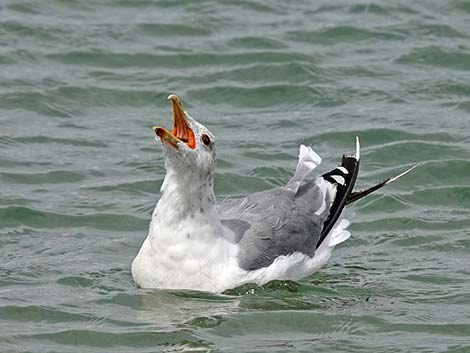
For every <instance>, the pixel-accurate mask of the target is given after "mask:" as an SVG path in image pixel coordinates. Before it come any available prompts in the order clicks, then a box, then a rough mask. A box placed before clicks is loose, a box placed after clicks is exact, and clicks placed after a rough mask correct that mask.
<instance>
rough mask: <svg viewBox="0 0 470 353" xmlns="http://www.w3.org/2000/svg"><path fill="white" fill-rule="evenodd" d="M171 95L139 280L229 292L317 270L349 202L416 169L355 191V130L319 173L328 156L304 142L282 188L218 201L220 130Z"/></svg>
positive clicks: (341, 227)
mask: <svg viewBox="0 0 470 353" xmlns="http://www.w3.org/2000/svg"><path fill="white" fill-rule="evenodd" d="M168 99H169V100H170V102H171V104H172V107H173V129H172V131H171V132H170V131H169V130H167V129H165V128H164V127H161V126H154V127H153V130H154V132H155V134H156V139H157V140H158V139H159V140H160V141H161V143H162V146H163V147H162V148H163V153H164V156H165V169H166V175H165V178H164V181H163V184H162V186H161V197H160V200H159V201H158V203H157V205H156V207H155V210H154V211H153V213H152V220H151V223H150V227H149V232H148V236H147V238H146V239H145V241H144V242H143V244H142V246H141V248H140V250H139V252H138V254H137V256H136V257H135V259H134V261H133V263H132V276H133V278H134V280H135V282H136V283H137V285H138V286H139V287H141V288H164V289H189V290H199V291H208V292H223V291H224V290H227V289H230V288H234V287H237V286H240V285H243V284H246V283H256V284H258V285H263V284H265V283H267V282H269V281H272V280H294V281H295V280H300V279H302V278H305V277H307V276H310V275H311V274H313V273H314V272H315V271H317V270H318V269H319V268H321V267H322V266H323V265H325V263H326V262H327V261H328V259H329V258H330V256H331V252H332V250H333V249H334V247H335V246H336V245H338V244H340V243H342V242H344V241H345V240H347V239H348V238H349V237H350V235H351V234H350V232H349V231H348V230H347V227H348V225H349V222H348V221H347V220H346V219H341V218H340V216H341V213H342V211H343V209H344V207H345V206H346V205H347V204H350V203H352V202H354V201H357V200H359V199H361V198H363V197H364V196H366V195H368V194H370V193H371V192H373V191H375V190H378V189H380V188H381V187H383V186H385V185H386V184H388V183H390V182H392V181H395V180H397V179H398V178H400V177H402V176H403V175H405V174H407V173H409V172H410V171H411V170H412V169H414V168H415V167H416V165H415V166H413V167H411V168H409V169H408V170H406V171H404V172H403V173H401V174H399V175H397V176H396V177H393V178H388V179H386V180H384V181H382V182H380V183H378V184H376V185H374V186H372V187H370V188H367V189H364V190H361V191H353V187H354V184H355V182H356V178H357V175H358V171H359V162H360V145H359V139H358V138H357V137H356V150H355V153H354V154H352V155H344V156H343V158H342V161H341V164H340V165H339V166H338V167H337V168H335V169H333V170H332V171H330V172H328V173H325V174H323V175H320V176H317V177H316V178H308V177H309V176H310V174H311V173H312V171H313V170H314V169H315V168H316V167H317V166H318V165H319V164H320V163H321V158H320V156H319V155H318V154H317V153H315V152H314V151H313V150H312V148H311V147H307V146H305V145H301V146H300V152H299V159H298V162H297V167H296V169H295V172H294V175H293V176H292V177H291V178H290V180H289V181H288V182H287V184H286V185H285V186H280V187H276V188H273V189H271V190H267V191H261V192H256V193H253V194H250V195H247V196H244V197H234V198H227V199H224V200H222V201H221V202H219V203H218V202H217V199H216V197H215V194H214V175H215V168H216V158H215V146H216V142H215V137H214V134H213V133H212V132H210V131H209V130H208V129H207V128H206V127H205V126H204V125H202V124H201V123H199V122H197V121H196V120H195V119H193V118H192V117H191V116H190V115H189V114H188V113H187V112H186V111H185V110H184V108H183V104H182V102H181V99H180V98H179V97H178V96H176V95H175V94H172V95H170V96H169V97H168Z"/></svg>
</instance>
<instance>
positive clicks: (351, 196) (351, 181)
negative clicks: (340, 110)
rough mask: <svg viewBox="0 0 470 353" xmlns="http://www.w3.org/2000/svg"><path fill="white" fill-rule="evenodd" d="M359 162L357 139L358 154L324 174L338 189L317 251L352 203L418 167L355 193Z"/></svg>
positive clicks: (347, 157) (344, 157) (358, 148)
mask: <svg viewBox="0 0 470 353" xmlns="http://www.w3.org/2000/svg"><path fill="white" fill-rule="evenodd" d="M359 161H360V144H359V138H357V137H356V153H355V154H354V155H352V156H343V160H342V161H341V165H340V166H339V167H337V168H335V169H333V170H332V171H330V172H328V173H326V174H323V175H322V177H323V179H325V180H326V181H328V182H329V183H330V184H332V185H334V186H335V188H336V195H335V200H334V201H333V204H332V206H331V208H330V213H329V215H328V218H327V219H326V221H325V223H324V225H323V229H322V232H321V235H320V239H319V241H318V243H317V249H318V247H319V246H320V245H321V243H322V242H323V240H325V238H326V237H327V235H328V234H329V233H330V231H331V230H332V229H333V226H334V225H335V224H336V221H337V220H338V218H339V216H340V215H341V212H342V211H343V209H344V207H345V206H346V205H348V204H350V203H352V202H355V201H357V200H360V199H362V198H363V197H365V196H367V195H369V194H370V193H372V192H374V191H376V190H379V189H380V188H382V187H384V186H385V185H387V184H390V183H391V182H393V181H395V180H398V179H399V178H401V177H402V176H404V175H406V174H408V173H409V172H411V171H412V170H413V169H415V168H416V167H417V166H418V165H417V164H415V165H414V166H412V167H411V168H409V169H407V170H405V171H404V172H402V173H400V174H398V175H397V176H395V177H393V178H387V179H385V180H383V181H381V182H380V183H377V184H375V185H373V186H371V187H368V188H366V189H363V190H360V191H353V188H354V185H355V183H356V178H357V174H358V172H359Z"/></svg>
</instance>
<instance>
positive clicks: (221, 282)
mask: <svg viewBox="0 0 470 353" xmlns="http://www.w3.org/2000/svg"><path fill="white" fill-rule="evenodd" d="M214 228H215V227H214V226H212V225H211V224H209V223H207V222H201V221H198V220H196V219H188V220H186V221H183V222H181V223H180V224H179V225H178V227H177V228H176V232H175V228H174V227H168V226H165V225H164V224H162V223H161V222H158V218H154V219H153V221H152V223H151V225H150V230H149V235H148V237H147V239H146V240H145V242H144V244H143V245H142V247H141V249H140V251H139V253H138V254H137V257H136V258H135V259H134V262H133V263H132V276H133V277H134V280H135V281H136V282H137V284H138V285H139V286H140V287H143V288H168V289H195V290H205V291H211V292H221V291H223V290H224V289H226V288H231V287H235V286H237V285H238V284H239V283H240V280H241V278H242V277H243V274H244V272H245V271H243V270H241V269H240V267H239V266H238V262H237V259H236V256H237V248H238V247H237V246H236V245H235V244H232V243H230V242H229V241H227V240H226V239H225V238H223V237H221V236H220V235H218V234H215V233H214V232H216V231H217V230H216V229H214Z"/></svg>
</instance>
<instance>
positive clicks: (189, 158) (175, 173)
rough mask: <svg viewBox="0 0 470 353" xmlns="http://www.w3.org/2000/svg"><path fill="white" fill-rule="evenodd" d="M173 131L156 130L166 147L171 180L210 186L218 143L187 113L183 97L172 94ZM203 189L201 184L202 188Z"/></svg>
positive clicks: (156, 127)
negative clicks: (182, 100) (181, 98)
mask: <svg viewBox="0 0 470 353" xmlns="http://www.w3.org/2000/svg"><path fill="white" fill-rule="evenodd" d="M168 99H169V100H170V101H171V104H172V106H173V130H172V132H170V131H169V130H167V129H165V128H164V127H161V126H154V127H153V130H154V131H155V134H156V135H157V136H158V138H159V139H160V140H161V142H162V145H163V153H164V155H165V168H166V170H167V173H171V177H172V178H175V179H177V180H178V181H180V182H183V183H185V182H187V183H191V184H193V185H194V186H198V185H197V184H201V183H210V186H211V187H212V181H213V178H214V172H215V140H214V135H213V134H212V132H210V131H209V129H207V128H206V127H205V126H204V125H202V124H200V123H198V122H197V121H196V120H194V119H193V118H192V117H191V116H190V115H189V114H188V113H187V112H185V111H184V108H183V103H181V100H180V98H179V97H178V96H177V95H175V94H171V95H170V96H169V97H168ZM199 186H200V185H199Z"/></svg>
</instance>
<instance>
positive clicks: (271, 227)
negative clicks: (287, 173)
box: [219, 181, 331, 271]
mask: <svg viewBox="0 0 470 353" xmlns="http://www.w3.org/2000/svg"><path fill="white" fill-rule="evenodd" d="M324 202H325V203H324ZM330 205H331V200H330V199H329V196H328V194H327V195H325V194H324V193H323V192H322V190H321V189H320V188H319V187H318V185H316V184H315V183H314V182H313V181H312V182H309V183H306V184H303V185H302V186H301V187H300V188H299V189H298V190H297V192H295V191H293V190H289V189H287V188H284V187H279V188H275V189H272V190H268V191H263V192H258V193H254V194H251V195H249V196H247V197H243V198H235V199H227V200H224V201H222V203H221V204H220V205H219V209H220V214H221V222H222V224H223V225H224V226H225V227H227V228H228V229H230V230H231V231H232V232H233V233H234V235H235V239H234V241H235V242H237V243H238V244H239V245H240V251H239V254H238V261H239V265H240V267H241V268H243V269H244V270H247V271H251V270H256V269H259V268H262V267H266V266H269V265H270V264H271V263H272V262H273V261H274V260H275V259H276V258H277V257H279V256H281V255H289V254H291V253H293V252H296V251H300V252H303V253H305V254H308V255H309V256H313V255H314V253H315V248H316V244H317V242H318V239H319V237H320V234H321V230H322V227H323V223H324V222H325V220H326V218H327V216H328V212H329V207H330ZM322 206H323V207H322ZM322 208H323V210H322Z"/></svg>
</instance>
